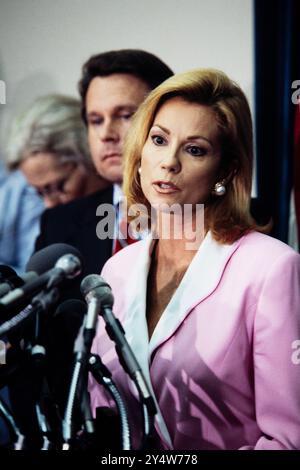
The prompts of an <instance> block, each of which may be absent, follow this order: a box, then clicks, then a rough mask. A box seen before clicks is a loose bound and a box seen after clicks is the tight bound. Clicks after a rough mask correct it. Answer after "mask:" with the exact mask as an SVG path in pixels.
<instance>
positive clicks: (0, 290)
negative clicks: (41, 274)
mask: <svg viewBox="0 0 300 470" xmlns="http://www.w3.org/2000/svg"><path fill="white" fill-rule="evenodd" d="M37 276H38V275H37V274H36V273H35V272H33V271H30V272H28V273H24V274H21V275H20V276H18V275H17V274H16V275H15V276H11V277H9V278H7V279H6V281H5V282H2V283H1V284H0V297H3V296H4V295H6V294H8V292H10V291H11V290H13V289H15V288H16V287H21V286H23V285H24V284H26V282H30V281H33V280H34V279H36V278H37Z"/></svg>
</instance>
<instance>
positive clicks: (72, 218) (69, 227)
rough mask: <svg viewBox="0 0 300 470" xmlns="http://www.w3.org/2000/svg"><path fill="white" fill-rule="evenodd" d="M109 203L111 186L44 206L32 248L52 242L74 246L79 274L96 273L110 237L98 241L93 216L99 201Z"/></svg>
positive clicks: (108, 249)
mask: <svg viewBox="0 0 300 470" xmlns="http://www.w3.org/2000/svg"><path fill="white" fill-rule="evenodd" d="M112 203H113V186H110V187H109V188H108V189H105V190H103V191H98V192H96V193H94V194H91V195H90V196H86V197H84V198H80V199H76V200H75V201H72V202H69V203H67V204H62V205H59V206H57V207H54V208H53V209H47V210H46V211H45V212H44V214H43V215H42V218H41V231H40V235H39V237H38V238H37V241H36V244H35V251H38V250H41V249H42V248H45V247H46V246H48V245H51V244H53V243H68V244H69V245H72V246H74V247H75V248H77V249H78V250H79V251H80V253H81V254H82V256H83V259H84V269H83V275H86V274H91V273H93V274H99V273H100V272H101V270H102V267H103V265H104V264H105V262H106V261H107V260H108V258H109V257H110V256H111V253H112V240H110V239H108V238H107V239H105V240H100V239H99V238H98V237H97V234H96V226H97V223H98V222H99V221H100V217H97V216H96V210H97V207H98V206H99V205H100V204H112Z"/></svg>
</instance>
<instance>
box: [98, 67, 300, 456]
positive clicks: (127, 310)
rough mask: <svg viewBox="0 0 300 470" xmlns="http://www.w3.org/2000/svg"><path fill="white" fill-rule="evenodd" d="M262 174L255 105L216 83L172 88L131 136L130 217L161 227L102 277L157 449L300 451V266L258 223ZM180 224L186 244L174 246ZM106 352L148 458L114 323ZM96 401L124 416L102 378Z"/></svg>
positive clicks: (200, 80)
mask: <svg viewBox="0 0 300 470" xmlns="http://www.w3.org/2000/svg"><path fill="white" fill-rule="evenodd" d="M252 164H253V149H252V124H251V116H250V110H249V106H248V103H247V100H246V98H245V95H244V93H243V92H242V90H241V89H240V88H239V86H238V85H237V84H235V83H234V82H233V81H231V80H230V79H229V78H228V77H227V76H226V75H225V74H224V73H222V72H220V71H217V70H211V69H199V70H194V71H191V72H187V73H183V74H179V75H176V76H174V77H172V78H170V79H168V80H167V81H165V82H164V83H163V84H162V85H160V86H159V87H158V88H156V89H155V90H154V91H153V92H152V93H151V94H150V95H149V96H148V97H147V99H146V100H145V101H144V103H143V105H142V106H141V108H140V109H139V110H138V112H137V114H136V116H135V120H134V122H133V126H132V128H131V130H130V133H129V135H128V140H127V149H126V167H125V182H124V191H125V194H126V195H127V198H128V204H129V207H133V204H143V206H144V207H145V208H147V209H148V213H149V214H150V212H152V213H153V212H154V214H155V217H154V219H155V222H153V218H152V219H151V220H150V224H151V227H150V228H151V229H152V236H149V237H148V238H147V239H145V240H143V241H140V242H137V243H135V244H133V245H131V246H129V247H127V248H125V249H124V250H122V251H121V252H120V253H118V254H117V255H115V256H114V257H112V258H111V259H110V260H109V261H108V262H107V263H106V265H105V266H104V268H103V272H102V275H103V276H104V278H105V280H106V281H107V282H108V283H109V284H110V286H111V288H112V292H113V295H114V297H115V304H114V313H115V315H116V316H117V317H118V318H119V320H120V321H121V323H122V324H123V327H124V329H125V333H126V337H127V339H128V341H129V343H130V345H131V347H132V349H133V351H134V352H135V354H136V356H137V359H138V361H139V363H140V365H141V367H142V369H143V372H144V374H145V376H146V378H147V380H148V383H149V386H150V388H151V390H152V393H153V396H154V398H155V401H156V405H157V411H158V413H157V417H156V432H157V440H156V447H157V448H166V449H181V450H183V449H185V450H187V449H193V450H195V449H300V399H299V390H300V371H299V367H300V365H299V362H300V361H299V360H298V359H299V346H298V345H299V339H300V316H299V310H300V256H299V255H298V254H297V253H296V252H294V251H293V250H292V249H291V248H290V247H288V246H287V245H285V244H283V243H281V242H280V241H278V240H275V239H273V238H271V237H269V236H267V235H265V234H264V233H262V232H264V231H265V227H264V228H261V227H260V226H258V225H257V224H256V222H255V221H254V220H253V219H252V217H251V215H250V212H249V205H250V194H251V181H252ZM202 205H204V220H203V219H201V218H200V219H199V220H200V222H201V220H203V224H202V223H200V222H199V221H198V219H197V213H198V211H197V209H198V208H199V207H200V208H201V207H202ZM170 207H177V208H181V209H182V211H180V210H178V212H176V211H174V213H173V214H172V213H171V211H168V210H167V209H168V208H170ZM187 207H189V208H191V207H192V210H191V211H190V213H189V214H190V217H189V218H188V219H184V218H183V217H182V213H183V211H184V209H185V208H187ZM170 219H171V222H172V223H173V224H174V225H173V226H174V227H176V228H178V227H180V226H181V225H182V227H183V226H184V225H185V224H187V226H188V228H189V230H188V232H187V235H186V232H185V231H184V230H182V235H181V237H175V236H174V234H175V231H173V230H172V229H171V230H170V231H169V236H168V237H165V236H164V232H163V229H164V224H165V223H166V222H167V221H168V222H169V221H170ZM154 223H155V227H154V226H153V225H154ZM183 228H186V227H183ZM193 234H194V235H193ZM191 235H193V237H191ZM191 242H193V243H191ZM129 267H130V268H129ZM297 348H298V350H297ZM93 351H94V352H95V353H98V354H99V355H100V356H101V358H102V360H103V361H104V362H105V364H106V366H107V367H108V368H109V369H110V370H111V372H112V374H113V377H114V380H115V381H116V383H117V385H118V386H119V388H120V390H121V391H122V393H123V395H124V396H125V397H126V400H127V404H128V408H129V412H130V418H131V423H133V427H132V429H133V432H134V445H135V446H136V445H137V444H138V442H139V439H140V437H141V436H140V432H141V429H142V425H141V411H140V406H139V404H138V400H137V396H136V392H135V389H134V387H133V385H132V383H131V382H130V379H129V378H128V377H127V375H126V374H125V372H124V370H123V368H122V366H121V365H120V363H119V361H118V358H117V355H116V352H115V350H114V345H113V344H112V342H111V341H110V339H109V338H108V336H107V334H106V332H105V329H104V328H103V324H102V323H101V325H100V326H99V328H98V332H97V336H96V338H95V340H94V345H93ZM90 391H91V398H92V407H93V409H94V410H95V409H96V408H97V407H102V406H113V404H112V403H111V401H110V400H109V397H108V395H107V394H106V392H105V391H103V390H102V389H101V388H100V387H99V386H98V385H96V384H95V382H94V381H93V380H92V379H91V381H90Z"/></svg>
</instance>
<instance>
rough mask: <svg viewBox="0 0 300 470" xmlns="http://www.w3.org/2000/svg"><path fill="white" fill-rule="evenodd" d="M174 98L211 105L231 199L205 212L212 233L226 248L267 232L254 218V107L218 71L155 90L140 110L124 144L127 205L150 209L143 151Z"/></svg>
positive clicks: (215, 200)
mask: <svg viewBox="0 0 300 470" xmlns="http://www.w3.org/2000/svg"><path fill="white" fill-rule="evenodd" d="M174 97H181V98H182V99H183V100H185V101H187V102H192V103H197V104H201V105H205V106H209V107H210V108H211V109H212V110H213V111H214V113H215V117H216V121H217V125H218V128H219V138H220V144H221V149H222V164H221V172H222V177H220V178H219V179H218V181H220V179H226V177H227V178H229V181H228V182H227V184H226V194H225V195H224V196H223V197H217V196H212V197H211V198H210V200H209V203H208V204H207V206H206V208H205V223H206V227H207V229H209V230H211V232H212V235H213V237H214V238H215V239H216V240H217V241H219V242H221V243H232V242H233V241H235V240H237V239H238V238H239V237H240V236H241V235H242V234H244V233H246V232H247V231H249V230H252V229H256V230H259V231H266V230H267V229H268V227H260V226H258V225H257V224H256V222H255V221H254V219H253V218H252V216H251V214H250V200H251V186H252V166H253V140H252V139H253V136H252V121H251V114H250V109H249V105H248V102H247V99H246V97H245V95H244V93H243V91H242V90H241V88H240V87H239V86H238V85H237V84H236V83H235V82H233V81H232V80H230V79H229V78H228V77H227V75H225V74H224V73H223V72H221V71H219V70H215V69H196V70H192V71H189V72H185V73H181V74H177V75H174V76H173V77H171V78H169V79H168V80H166V81H165V82H163V83H162V84H161V85H159V86H158V87H157V88H155V89H154V90H153V91H152V92H151V93H150V94H149V95H148V96H147V98H146V99H145V101H144V102H143V103H142V105H141V106H140V107H139V109H138V111H137V113H136V115H135V117H134V119H133V123H132V126H131V128H130V130H129V133H128V136H127V139H126V144H125V154H124V164H125V169H124V170H125V171H124V182H123V188H124V194H125V196H126V197H127V203H128V206H129V207H130V205H132V204H144V205H146V207H147V209H148V210H150V205H149V203H148V201H147V200H146V198H145V196H144V194H143V192H142V188H141V184H140V176H139V173H138V169H139V167H140V161H141V154H142V149H143V146H144V144H145V142H146V140H147V137H148V134H149V130H150V128H151V126H152V124H153V121H154V118H155V116H156V114H157V112H158V110H159V109H160V107H161V106H162V105H163V104H164V103H165V102H166V101H168V100H169V99H171V98H174ZM218 181H216V183H217V182H218ZM212 189H213V188H212Z"/></svg>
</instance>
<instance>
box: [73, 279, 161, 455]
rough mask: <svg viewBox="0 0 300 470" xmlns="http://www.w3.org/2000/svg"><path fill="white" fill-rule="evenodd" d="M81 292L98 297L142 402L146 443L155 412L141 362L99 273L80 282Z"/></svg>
mask: <svg viewBox="0 0 300 470" xmlns="http://www.w3.org/2000/svg"><path fill="white" fill-rule="evenodd" d="M81 291H82V294H83V295H85V297H86V299H87V300H88V299H89V298H90V297H92V298H96V299H98V300H99V301H100V304H101V311H100V315H101V316H102V317H103V319H104V321H105V324H106V331H107V333H108V335H109V337H110V338H111V339H112V341H114V343H115V345H116V352H117V354H118V356H119V359H120V363H121V364H122V365H123V367H124V369H125V371H126V372H127V373H128V374H129V376H130V377H131V379H132V380H133V382H134V384H135V386H136V388H137V390H138V392H139V396H140V400H141V401H142V405H143V417H144V435H143V443H142V447H145V446H146V445H148V441H150V438H151V433H152V432H153V419H154V416H155V414H156V405H155V401H154V398H153V396H152V393H151V391H150V389H149V386H148V384H147V382H146V380H145V377H144V374H143V372H142V369H141V366H140V365H139V363H138V361H137V359H136V357H135V355H134V353H133V351H132V349H131V347H130V346H129V344H128V342H127V339H126V337H125V332H124V330H123V327H122V325H121V323H120V321H119V320H118V319H117V318H116V317H115V316H114V314H113V312H112V306H113V302H114V298H113V294H112V291H111V288H110V286H109V284H107V282H106V281H105V279H103V277H101V276H99V275H97V274H90V275H88V276H86V277H85V278H84V279H83V281H82V283H81Z"/></svg>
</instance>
